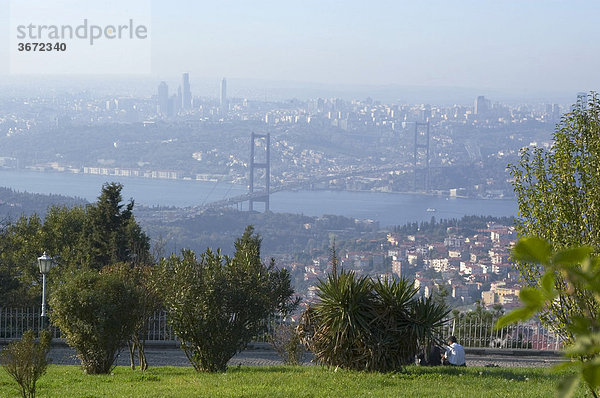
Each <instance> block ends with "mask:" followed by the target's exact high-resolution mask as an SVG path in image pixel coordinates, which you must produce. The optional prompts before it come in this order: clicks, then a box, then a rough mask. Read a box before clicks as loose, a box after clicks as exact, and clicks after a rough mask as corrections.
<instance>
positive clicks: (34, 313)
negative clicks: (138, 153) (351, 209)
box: [0, 308, 562, 350]
mask: <svg viewBox="0 0 600 398" xmlns="http://www.w3.org/2000/svg"><path fill="white" fill-rule="evenodd" d="M279 321H280V320H279V319H278V318H277V317H274V318H271V319H269V320H268V321H266V322H267V325H266V328H265V332H264V333H261V334H260V335H258V336H256V338H255V341H256V342H268V341H269V335H270V333H271V331H272V330H273V326H274V325H275V324H277V323H278V322H279ZM28 329H32V330H33V331H34V332H36V333H37V332H38V331H39V330H40V329H41V317H40V311H39V309H31V308H24V309H15V308H0V342H2V341H6V340H14V339H18V338H20V337H21V336H22V335H23V333H24V332H25V331H26V330H28ZM50 331H51V332H52V336H53V337H54V338H61V337H62V336H61V332H60V329H58V328H57V327H55V326H50ZM438 334H439V336H441V337H442V338H444V339H445V338H447V337H449V336H456V338H457V340H458V342H459V343H460V344H462V345H463V346H465V347H472V348H512V349H514V348H520V349H532V350H560V349H561V348H562V341H561V339H560V337H559V336H557V335H555V334H554V333H553V332H552V331H551V330H548V329H546V328H544V327H543V326H542V325H541V324H540V323H538V322H528V323H521V324H516V325H509V326H506V327H503V328H502V329H499V330H495V329H494V321H491V320H481V319H478V318H475V319H464V318H453V319H450V320H449V321H448V322H446V324H445V325H444V326H443V327H442V328H440V330H439V331H438ZM146 341H151V342H152V341H154V342H175V341H176V336H175V333H173V329H172V328H171V326H170V325H169V323H168V320H167V313H166V312H165V311H157V312H155V313H154V314H153V315H152V316H151V317H150V318H149V319H148V328H147V332H146Z"/></svg>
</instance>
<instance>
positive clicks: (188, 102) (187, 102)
mask: <svg viewBox="0 0 600 398" xmlns="http://www.w3.org/2000/svg"><path fill="white" fill-rule="evenodd" d="M181 88H182V93H181V109H183V110H184V111H185V110H189V109H192V92H191V90H190V74H189V73H184V74H183V75H182V77H181Z"/></svg>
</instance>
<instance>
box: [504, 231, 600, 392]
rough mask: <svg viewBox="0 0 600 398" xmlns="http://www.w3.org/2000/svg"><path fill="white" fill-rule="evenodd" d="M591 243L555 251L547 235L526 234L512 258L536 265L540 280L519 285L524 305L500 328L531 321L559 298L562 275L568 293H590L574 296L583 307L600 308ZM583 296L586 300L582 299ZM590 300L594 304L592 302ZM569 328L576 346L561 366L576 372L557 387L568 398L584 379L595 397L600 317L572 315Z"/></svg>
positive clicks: (599, 260) (598, 265)
mask: <svg viewBox="0 0 600 398" xmlns="http://www.w3.org/2000/svg"><path fill="white" fill-rule="evenodd" d="M596 250H597V248H595V247H591V246H575V247H570V248H566V249H562V250H559V251H553V250H552V245H550V244H549V243H548V242H547V241H545V240H544V239H541V238H538V237H528V238H524V239H521V240H520V241H519V242H518V243H517V244H516V246H515V248H514V250H513V257H514V258H515V259H516V260H518V261H520V262H521V263H523V264H534V265H537V266H538V267H540V268H541V269H542V275H541V278H540V284H539V285H538V286H536V287H525V288H523V289H521V291H520V293H519V298H520V300H521V303H522V304H523V306H522V307H520V308H517V309H515V310H513V311H511V312H509V313H508V314H506V315H504V316H503V317H502V318H500V319H499V320H498V323H497V324H496V328H498V329H499V328H502V327H504V326H505V325H508V324H510V323H516V322H518V321H524V320H528V319H530V318H532V317H534V316H535V315H536V314H538V313H540V312H541V311H544V310H545V309H547V308H549V307H550V306H552V305H554V303H555V301H556V299H557V297H558V296H559V295H560V294H562V293H564V292H561V291H560V290H559V289H557V288H556V284H555V281H556V279H557V278H558V277H559V275H560V277H561V279H562V280H563V281H564V283H565V285H564V286H566V287H567V290H566V292H567V293H572V292H575V291H586V292H589V296H583V295H576V296H575V297H574V300H577V304H578V306H579V308H587V309H589V308H594V307H595V308H600V257H598V256H597V255H596V254H594V252H595V251H596ZM581 300H584V302H580V301H581ZM588 300H592V301H593V303H589V302H588ZM565 328H566V329H567V331H568V332H569V333H570V335H571V336H573V344H571V345H569V346H567V348H566V350H565V355H566V356H567V357H568V358H569V359H570V361H568V362H565V363H564V364H562V365H559V366H561V367H563V368H575V369H576V370H577V373H575V374H573V375H572V376H570V377H568V378H567V379H565V380H564V381H563V382H562V383H561V384H560V385H559V396H561V397H570V396H572V395H573V393H574V391H575V390H576V389H577V386H578V385H579V383H580V382H581V381H583V382H584V383H585V384H586V385H587V386H588V388H589V390H590V392H591V393H592V395H593V396H594V397H598V396H599V390H600V350H599V347H600V321H599V320H598V317H597V315H596V314H590V313H589V312H588V313H583V314H580V315H579V314H575V315H572V316H571V322H569V323H568V324H567V325H565Z"/></svg>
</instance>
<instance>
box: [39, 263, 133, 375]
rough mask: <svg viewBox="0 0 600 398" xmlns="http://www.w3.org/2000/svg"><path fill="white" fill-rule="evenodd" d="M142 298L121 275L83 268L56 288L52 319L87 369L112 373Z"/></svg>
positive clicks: (87, 371) (131, 330)
mask: <svg viewBox="0 0 600 398" xmlns="http://www.w3.org/2000/svg"><path fill="white" fill-rule="evenodd" d="M139 300H140V297H139V296H138V294H137V292H136V290H135V288H134V287H133V286H131V284H129V283H127V281H123V280H121V278H119V277H118V276H117V275H114V274H110V273H101V274H100V273H98V272H96V271H93V270H80V271H78V272H77V273H76V274H75V275H74V276H72V277H70V278H68V279H67V280H65V281H63V283H62V284H60V285H59V286H58V287H56V288H55V290H54V293H53V294H52V297H51V299H50V304H51V305H52V308H53V311H52V314H51V320H52V323H53V324H54V325H56V326H58V327H59V328H60V330H61V331H62V332H63V334H64V336H65V338H66V341H67V343H68V344H69V345H70V346H71V347H73V348H74V349H75V350H76V352H77V357H78V358H79V360H80V361H81V365H82V367H83V369H84V371H85V372H86V373H89V374H101V373H110V371H111V370H112V368H113V366H114V362H115V359H116V358H117V355H118V353H119V352H120V350H121V348H122V347H123V346H125V344H126V342H127V340H128V339H129V338H130V337H131V335H132V334H133V332H134V330H135V327H136V321H137V317H136V315H137V310H138V308H139Z"/></svg>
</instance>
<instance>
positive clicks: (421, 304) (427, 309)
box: [299, 272, 449, 371]
mask: <svg viewBox="0 0 600 398" xmlns="http://www.w3.org/2000/svg"><path fill="white" fill-rule="evenodd" d="M318 287H319V290H320V291H319V293H318V297H319V299H320V301H319V303H317V304H316V306H314V307H311V308H309V309H308V310H307V311H306V312H305V313H304V314H303V317H302V322H301V325H300V327H299V330H300V335H301V338H302V340H303V342H304V343H305V344H306V345H307V347H308V348H309V349H310V350H311V351H312V352H313V353H314V354H315V357H316V358H317V360H318V361H319V362H321V363H323V364H325V365H327V366H335V367H340V368H345V369H355V370H368V371H395V370H399V369H400V368H401V367H402V366H403V365H407V364H410V363H413V362H414V357H415V355H416V354H417V352H418V351H419V349H420V347H421V346H423V345H427V344H428V343H429V342H430V341H435V340H438V339H437V336H435V333H434V330H435V328H438V327H439V326H441V325H442V324H443V322H444V321H443V320H444V319H445V317H446V316H447V315H448V312H449V310H448V309H447V308H446V307H445V306H444V305H442V304H437V303H434V302H433V301H432V300H431V299H417V300H415V299H414V296H415V294H416V293H417V289H416V288H414V287H413V284H411V283H409V282H408V281H407V280H404V279H402V280H388V279H386V280H384V281H381V280H377V281H374V280H372V279H371V278H369V277H361V278H359V277H357V276H356V275H355V274H354V272H342V273H341V274H340V275H339V276H337V277H336V276H335V275H330V276H329V278H328V280H327V281H321V282H320V283H319V285H318Z"/></svg>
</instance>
